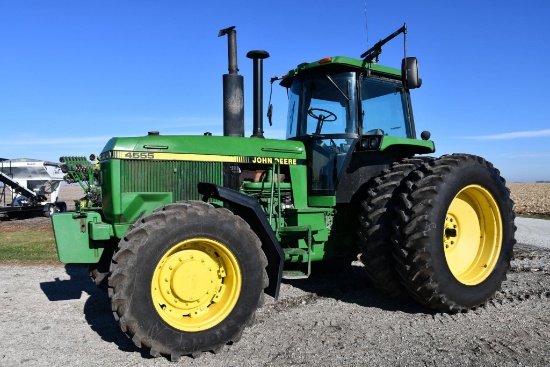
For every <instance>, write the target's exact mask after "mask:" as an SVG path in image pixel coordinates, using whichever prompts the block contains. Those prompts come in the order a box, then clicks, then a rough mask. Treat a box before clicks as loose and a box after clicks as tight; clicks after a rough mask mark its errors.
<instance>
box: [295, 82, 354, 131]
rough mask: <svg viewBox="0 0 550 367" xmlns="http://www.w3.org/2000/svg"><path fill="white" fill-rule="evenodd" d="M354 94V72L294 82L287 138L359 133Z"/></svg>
mask: <svg viewBox="0 0 550 367" xmlns="http://www.w3.org/2000/svg"><path fill="white" fill-rule="evenodd" d="M355 91H356V88H355V74H354V73H340V74H333V75H319V74H316V75H310V76H307V77H305V78H303V79H297V80H295V81H294V82H293V83H292V87H291V88H290V95H289V108H288V124H287V132H286V137H287V139H289V138H293V137H297V136H304V135H328V134H357V124H356V120H357V119H356V108H355V105H354V101H356V98H355V93H356V92H355ZM300 101H301V103H300Z"/></svg>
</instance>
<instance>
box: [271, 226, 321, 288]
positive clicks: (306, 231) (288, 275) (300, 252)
mask: <svg viewBox="0 0 550 367" xmlns="http://www.w3.org/2000/svg"><path fill="white" fill-rule="evenodd" d="M277 233H278V234H279V237H280V238H281V240H283V239H304V240H305V241H306V243H307V249H303V248H290V249H289V248H287V249H285V254H287V255H290V256H303V257H304V258H307V264H306V263H304V267H305V268H306V269H305V270H300V269H292V270H284V271H283V278H284V279H305V278H307V277H309V275H310V274H311V243H312V238H313V236H312V233H311V226H310V225H305V226H289V227H281V228H279V229H278V230H277ZM294 264H299V263H294Z"/></svg>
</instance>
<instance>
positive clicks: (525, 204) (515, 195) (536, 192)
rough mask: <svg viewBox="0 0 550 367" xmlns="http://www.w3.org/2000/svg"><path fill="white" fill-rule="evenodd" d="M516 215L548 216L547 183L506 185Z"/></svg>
mask: <svg viewBox="0 0 550 367" xmlns="http://www.w3.org/2000/svg"><path fill="white" fill-rule="evenodd" d="M507 186H508V188H509V189H510V194H511V196H512V200H514V203H515V206H514V210H515V211H516V213H517V214H519V215H522V214H527V215H541V216H550V182H549V183H508V184H507Z"/></svg>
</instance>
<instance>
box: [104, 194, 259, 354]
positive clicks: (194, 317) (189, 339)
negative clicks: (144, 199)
mask: <svg viewBox="0 0 550 367" xmlns="http://www.w3.org/2000/svg"><path fill="white" fill-rule="evenodd" d="M266 266H267V260H266V257H265V255H264V253H263V252H262V250H261V243H260V240H259V239H258V237H257V236H256V234H255V233H254V232H253V231H252V230H251V229H250V227H249V226H248V224H247V223H246V222H245V221H244V220H243V219H241V218H240V217H238V216H236V215H234V214H233V213H232V212H230V211H229V210H227V209H224V208H215V207H213V206H212V205H210V204H206V203H203V202H193V201H192V202H186V203H176V204H172V205H168V206H165V207H163V208H160V209H158V210H157V211H155V212H154V213H153V214H151V215H149V216H146V217H144V218H143V219H141V220H140V221H139V223H136V224H134V225H133V227H132V228H130V230H129V231H128V233H127V234H126V235H125V237H124V238H123V239H122V240H121V242H120V248H119V250H118V252H117V253H116V254H115V255H114V257H113V262H112V264H111V277H110V278H109V295H110V297H111V303H112V308H113V313H114V315H115V318H116V319H117V320H118V321H119V323H120V327H121V328H122V330H123V331H124V332H126V333H127V334H128V335H129V336H130V337H131V338H132V341H133V342H134V344H135V345H136V346H138V347H143V348H147V349H149V351H150V354H151V355H152V356H154V357H157V356H160V355H166V356H170V358H171V359H172V360H173V361H174V360H178V359H179V357H180V356H181V355H188V354H189V355H192V356H195V357H196V356H197V355H199V354H200V353H201V352H203V351H217V350H219V349H220V348H221V347H223V346H224V345H225V344H226V343H229V342H235V341H238V340H239V339H240V336H241V334H242V331H243V329H244V327H245V326H247V325H249V324H251V322H252V321H253V320H254V316H255V312H256V309H257V307H259V306H260V305H261V304H262V302H263V289H264V288H265V287H266V286H267V282H268V280H267V279H268V278H267V273H266V271H265V267H266Z"/></svg>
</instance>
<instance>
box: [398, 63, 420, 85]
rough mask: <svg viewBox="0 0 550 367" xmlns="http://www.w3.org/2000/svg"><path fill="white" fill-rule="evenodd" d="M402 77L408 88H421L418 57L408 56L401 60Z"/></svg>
mask: <svg viewBox="0 0 550 367" xmlns="http://www.w3.org/2000/svg"><path fill="white" fill-rule="evenodd" d="M401 78H402V81H403V86H404V87H405V88H407V89H415V88H420V86H421V85H422V79H420V78H419V77H418V60H416V57H406V58H404V59H403V61H402V62H401Z"/></svg>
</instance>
